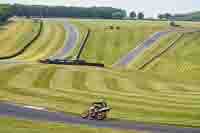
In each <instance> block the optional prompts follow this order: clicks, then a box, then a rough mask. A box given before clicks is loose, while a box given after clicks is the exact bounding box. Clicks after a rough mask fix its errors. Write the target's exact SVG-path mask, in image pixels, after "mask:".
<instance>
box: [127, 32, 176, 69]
mask: <svg viewBox="0 0 200 133" xmlns="http://www.w3.org/2000/svg"><path fill="white" fill-rule="evenodd" d="M179 36H180V33H178V32H175V33H174V32H173V33H170V34H169V35H167V36H165V37H163V38H161V39H159V40H158V41H156V42H155V43H154V44H153V46H151V47H150V48H149V49H147V50H146V51H144V53H142V54H141V55H140V56H139V57H138V58H136V60H134V61H133V62H131V63H130V64H129V66H128V67H129V68H130V69H132V68H135V69H138V68H140V67H141V66H142V65H143V64H144V63H146V61H149V59H151V58H153V57H154V56H155V55H157V54H159V53H160V52H162V51H163V50H164V49H166V48H167V47H168V46H169V45H171V43H172V42H174V41H175V40H176V39H177V38H178V37H179Z"/></svg>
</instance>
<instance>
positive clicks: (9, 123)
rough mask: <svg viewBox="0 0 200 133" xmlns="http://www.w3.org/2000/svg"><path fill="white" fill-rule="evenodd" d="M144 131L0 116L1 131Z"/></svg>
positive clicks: (22, 132) (130, 132) (32, 132)
mask: <svg viewBox="0 0 200 133" xmlns="http://www.w3.org/2000/svg"><path fill="white" fill-rule="evenodd" d="M13 131H15V132H17V133H36V132H37V133H55V132H56V133H66V131H70V132H71V133H94V132H95V133H142V132H133V131H125V130H119V129H118V130H117V129H116V130H114V129H97V128H90V127H88V126H81V125H76V126H74V125H73V126H72V125H66V124H55V123H47V122H32V121H24V120H15V119H11V118H6V117H4V118H0V132H1V133H13Z"/></svg>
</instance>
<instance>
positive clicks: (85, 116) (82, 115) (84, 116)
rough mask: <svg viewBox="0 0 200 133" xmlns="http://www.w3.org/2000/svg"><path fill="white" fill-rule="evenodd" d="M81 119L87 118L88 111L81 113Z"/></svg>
mask: <svg viewBox="0 0 200 133" xmlns="http://www.w3.org/2000/svg"><path fill="white" fill-rule="evenodd" d="M81 117H82V118H83V119H87V118H88V117H89V111H85V112H83V113H82V114H81Z"/></svg>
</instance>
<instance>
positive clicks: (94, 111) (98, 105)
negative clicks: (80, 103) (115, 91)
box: [89, 99, 107, 119]
mask: <svg viewBox="0 0 200 133" xmlns="http://www.w3.org/2000/svg"><path fill="white" fill-rule="evenodd" d="M105 107H107V103H106V101H105V100H104V99H101V100H100V101H98V102H94V103H92V106H91V107H90V108H89V114H90V117H91V118H90V119H93V118H94V117H95V116H96V115H97V114H98V110H99V109H102V108H105Z"/></svg>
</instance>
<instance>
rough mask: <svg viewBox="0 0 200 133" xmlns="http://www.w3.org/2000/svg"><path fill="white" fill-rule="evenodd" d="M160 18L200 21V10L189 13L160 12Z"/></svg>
mask: <svg viewBox="0 0 200 133" xmlns="http://www.w3.org/2000/svg"><path fill="white" fill-rule="evenodd" d="M158 18H159V19H160V20H179V21H200V12H193V13H188V14H170V13H164V14H159V15H158Z"/></svg>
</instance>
